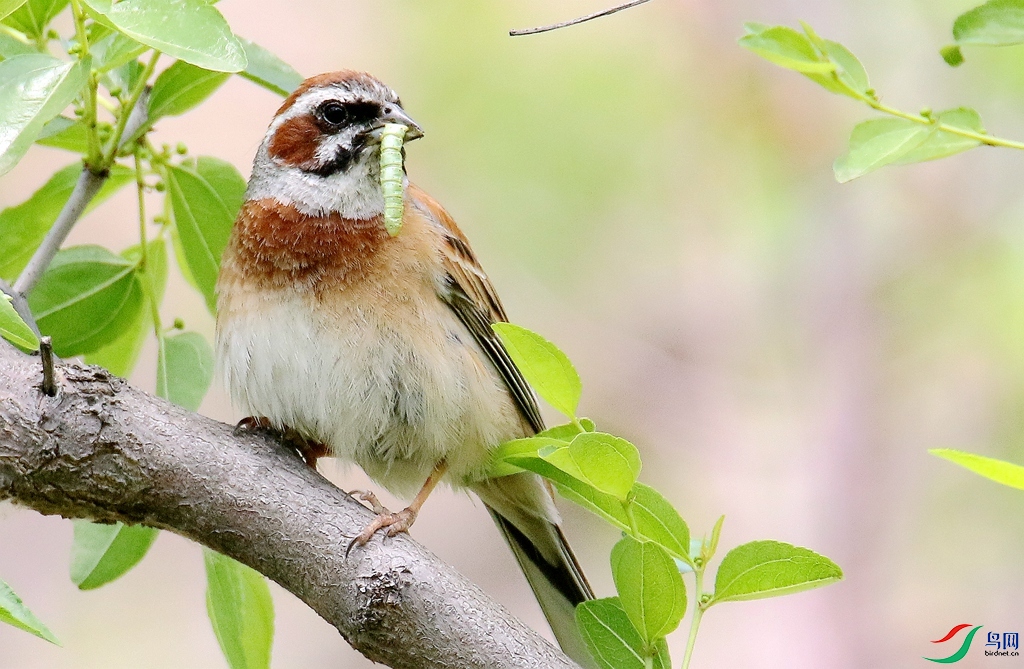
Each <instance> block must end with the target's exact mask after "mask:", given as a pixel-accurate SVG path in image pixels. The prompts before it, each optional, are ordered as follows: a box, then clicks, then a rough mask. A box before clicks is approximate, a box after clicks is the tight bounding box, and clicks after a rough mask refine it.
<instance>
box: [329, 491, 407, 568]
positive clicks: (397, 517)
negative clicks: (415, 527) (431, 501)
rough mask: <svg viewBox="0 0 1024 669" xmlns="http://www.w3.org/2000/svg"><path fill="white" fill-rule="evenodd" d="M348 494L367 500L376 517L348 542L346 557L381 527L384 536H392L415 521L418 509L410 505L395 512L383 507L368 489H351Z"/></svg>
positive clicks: (404, 529) (405, 530)
mask: <svg viewBox="0 0 1024 669" xmlns="http://www.w3.org/2000/svg"><path fill="white" fill-rule="evenodd" d="M349 494H350V495H351V496H353V497H357V498H359V499H360V500H362V501H364V502H369V503H370V507H371V508H372V509H373V512H374V513H375V514H377V517H376V518H374V519H373V522H371V523H370V524H369V525H367V526H366V528H365V529H364V530H363V531H362V532H360V533H359V535H358V536H356V538H355V539H353V540H352V541H350V542H349V544H348V547H347V548H346V549H345V556H346V557H348V554H349V553H350V552H351V551H352V548H353V547H354V546H365V545H366V544H367V542H369V541H370V539H372V538H373V535H374V534H376V533H377V531H378V530H382V529H383V530H385V532H384V534H385V535H386V536H389V537H393V536H395V535H396V534H398V533H400V532H408V531H409V528H410V527H412V524H413V523H414V522H416V516H417V514H418V510H417V509H414V508H412V507H411V506H409V507H406V508H404V509H402V510H401V511H398V512H397V513H392V512H390V511H388V510H387V509H386V508H384V506H383V505H382V504H381V503H380V500H378V499H377V496H376V495H374V494H373V493H372V492H370V491H368V490H353V491H352V492H350V493H349Z"/></svg>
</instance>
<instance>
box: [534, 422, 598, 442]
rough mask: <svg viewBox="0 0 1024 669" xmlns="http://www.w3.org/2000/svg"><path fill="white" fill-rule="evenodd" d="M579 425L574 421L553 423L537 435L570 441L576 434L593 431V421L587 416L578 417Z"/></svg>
mask: <svg viewBox="0 0 1024 669" xmlns="http://www.w3.org/2000/svg"><path fill="white" fill-rule="evenodd" d="M578 420H579V425H577V424H576V423H566V424H564V425H555V426H554V427H549V428H548V429H546V430H543V431H541V432H538V433H537V435H536V436H538V437H550V438H551V439H558V440H559V441H564V442H567V443H568V442H570V441H572V440H573V439H575V438H576V435H577V434H582V433H584V432H594V431H595V429H596V427H595V426H594V421H592V420H590V419H589V418H580V419H578Z"/></svg>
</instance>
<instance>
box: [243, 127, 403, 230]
mask: <svg viewBox="0 0 1024 669" xmlns="http://www.w3.org/2000/svg"><path fill="white" fill-rule="evenodd" d="M272 136H273V133H272V132H271V133H268V135H267V138H266V139H264V140H263V143H262V144H261V145H260V148H259V151H257V152H256V159H255V160H254V161H253V165H252V176H251V177H249V188H248V189H247V190H246V192H245V196H246V199H248V200H262V199H273V200H277V201H278V202H280V203H281V204H284V205H291V206H293V207H295V209H297V210H298V211H300V212H301V213H303V214H306V215H307V216H323V215H326V214H330V213H337V214H339V215H341V216H342V217H344V218H350V219H368V218H373V217H375V216H379V215H381V214H383V213H384V195H383V193H382V192H381V187H380V180H379V179H378V177H377V165H376V161H374V160H361V161H356V162H353V163H352V165H351V166H350V167H349V169H348V170H346V171H344V172H338V173H336V174H332V175H330V176H326V177H322V176H318V175H316V174H310V173H308V172H305V171H303V170H301V169H299V168H297V167H292V166H290V165H284V164H281V163H279V162H278V161H275V160H274V159H273V158H271V157H270V155H269V153H268V150H267V146H268V145H269V143H270V137H272Z"/></svg>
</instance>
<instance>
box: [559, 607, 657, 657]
mask: <svg viewBox="0 0 1024 669" xmlns="http://www.w3.org/2000/svg"><path fill="white" fill-rule="evenodd" d="M576 626H577V627H578V628H579V630H580V633H581V634H582V636H583V641H584V643H586V644H587V650H589V651H590V654H591V655H592V656H593V657H594V659H595V660H596V661H597V665H598V666H599V667H600V668H601V669H644V667H645V664H644V641H643V639H642V638H640V634H639V633H638V632H637V631H636V628H635V627H633V623H631V622H630V621H629V617H628V616H627V615H626V612H625V610H623V608H622V604H621V603H620V602H619V598H618V597H606V598H604V599H592V600H590V601H586V602H583V603H582V604H580V605H579V606H577V607H576ZM653 650H654V651H655V654H654V664H653V667H654V669H670V668H671V664H670V661H669V656H668V648H667V647H666V646H665V642H664V640H662V641H661V642H659V643H658V644H657V646H656V647H655V648H654V649H653Z"/></svg>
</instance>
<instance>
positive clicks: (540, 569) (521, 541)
mask: <svg viewBox="0 0 1024 669" xmlns="http://www.w3.org/2000/svg"><path fill="white" fill-rule="evenodd" d="M517 478H518V479H520V480H516V479H517ZM527 482H529V485H528V487H530V488H533V487H534V486H537V487H538V488H542V489H543V493H544V494H545V495H548V494H549V493H548V491H547V490H546V489H545V487H544V486H543V484H540V481H539V480H536V477H535V476H534V475H532V474H516V475H513V476H507V477H503V478H502V479H491V480H490V481H488V482H487V483H488V484H490V485H486V484H485V486H476V487H475V489H476V492H477V494H478V495H480V497H481V498H482V499H483V502H484V504H485V505H486V506H487V510H488V511H490V513H491V517H492V518H493V519H494V522H495V524H496V525H497V526H498V529H499V530H501V534H502V536H504V537H505V541H507V542H508V545H509V547H510V548H511V549H512V553H513V554H514V555H515V556H516V561H517V562H519V567H520V568H521V569H522V570H523V574H524V575H525V576H526V580H527V582H528V583H529V584H530V587H531V588H532V589H533V594H534V596H535V597H536V598H537V603H538V604H540V608H541V610H542V611H543V612H544V617H545V618H547V621H548V624H549V625H550V626H551V631H552V632H554V634H555V638H556V639H558V645H559V646H561V648H562V652H564V653H565V654H566V655H568V656H569V657H570V658H572V659H573V660H575V661H576V663H577V664H579V665H580V666H581V667H585V668H586V669H596V664H595V663H594V660H593V658H591V656H590V652H589V651H588V650H587V647H586V645H585V644H584V642H583V637H582V636H581V635H580V632H579V629H578V628H577V627H576V617H575V609H576V605H577V604H579V603H580V602H584V601H586V600H588V599H593V598H594V592H593V590H591V589H590V584H589V583H587V579H586V577H585V576H584V575H583V571H582V569H580V565H579V563H578V562H577V561H576V556H575V555H573V552H572V549H571V548H570V547H569V544H568V542H566V540H565V535H564V534H562V529H561V528H560V527H559V526H558V524H557V523H556V522H553V521H552V520H548V519H546V518H551V515H552V514H555V513H556V512H553V511H552V512H551V513H544V514H543V516H542V515H541V514H535V513H531V512H530V511H531V509H529V507H528V506H527V507H525V508H524V506H522V505H519V504H517V505H515V506H510V505H509V503H508V502H509V497H507V496H506V495H495V494H494V493H495V487H499V488H504V489H505V490H503V491H502V492H509V489H510V488H512V489H522V488H523V487H525V486H523V485H522V484H525V483H527ZM496 484H497V485H496ZM509 484H512V485H509ZM538 484H540V485H538ZM482 488H483V489H482ZM516 497H518V498H519V499H518V500H517V501H522V496H520V495H516ZM549 504H550V502H549ZM551 508H552V509H553V506H552V507H551ZM555 519H557V515H555Z"/></svg>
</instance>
